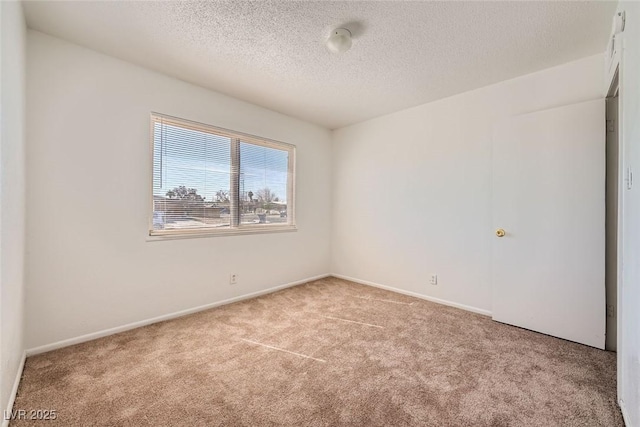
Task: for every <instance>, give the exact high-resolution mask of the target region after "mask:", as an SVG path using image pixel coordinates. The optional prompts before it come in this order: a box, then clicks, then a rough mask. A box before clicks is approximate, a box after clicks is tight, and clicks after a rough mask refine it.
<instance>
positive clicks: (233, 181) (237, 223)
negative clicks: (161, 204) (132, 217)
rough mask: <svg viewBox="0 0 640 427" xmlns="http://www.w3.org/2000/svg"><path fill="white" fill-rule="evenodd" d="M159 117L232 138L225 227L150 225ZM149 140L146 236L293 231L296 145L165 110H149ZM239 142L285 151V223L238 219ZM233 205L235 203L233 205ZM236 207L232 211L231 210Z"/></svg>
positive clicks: (172, 123) (178, 236)
mask: <svg viewBox="0 0 640 427" xmlns="http://www.w3.org/2000/svg"><path fill="white" fill-rule="evenodd" d="M158 121H164V123H168V124H171V125H174V126H178V127H182V128H186V129H191V130H194V131H198V132H207V133H212V134H215V135H219V136H223V137H227V138H229V139H230V140H231V162H230V171H229V173H230V182H229V187H230V188H229V194H230V196H232V198H231V205H230V211H231V214H230V215H231V217H230V224H229V227H228V228H215V227H211V228H206V227H204V228H192V229H189V228H185V229H170V230H155V229H154V228H153V213H154V196H153V192H154V175H155V170H154V124H155V123H157V122H158ZM149 142H150V154H151V156H150V165H151V170H150V172H151V173H150V174H149V175H150V177H151V179H150V182H151V186H150V190H151V191H150V197H149V200H150V203H149V215H148V225H147V240H148V241H154V240H166V239H188V238H198V237H214V236H233V235H242V234H264V233H281V232H288V231H296V230H297V226H296V215H295V212H296V209H295V183H296V179H295V178H296V146H295V145H293V144H288V143H286V142H281V141H276V140H273V139H269V138H264V137H261V136H256V135H251V134H248V133H244V132H238V131H234V130H230V129H225V128H221V127H218V126H213V125H209V124H205V123H200V122H196V121H193V120H188V119H182V118H179V117H174V116H169V115H167V114H162V113H157V112H151V114H150V117H149ZM240 142H246V143H249V144H253V145H257V146H260V147H266V148H272V149H277V150H282V151H287V152H288V154H289V155H288V164H287V223H286V224H273V225H242V221H241V219H240V212H239V209H240V205H241V202H240V194H239V193H240V163H241V159H240ZM234 205H235V206H234ZM234 210H235V212H236V213H235V214H234V213H233V212H234Z"/></svg>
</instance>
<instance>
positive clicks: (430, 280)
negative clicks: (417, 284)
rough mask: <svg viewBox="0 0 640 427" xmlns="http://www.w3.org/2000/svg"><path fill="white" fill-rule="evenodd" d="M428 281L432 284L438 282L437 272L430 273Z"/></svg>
mask: <svg viewBox="0 0 640 427" xmlns="http://www.w3.org/2000/svg"><path fill="white" fill-rule="evenodd" d="M429 283H431V284H432V285H437V284H438V275H437V274H432V275H431V279H429Z"/></svg>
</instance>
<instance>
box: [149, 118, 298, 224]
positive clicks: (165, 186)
mask: <svg viewBox="0 0 640 427" xmlns="http://www.w3.org/2000/svg"><path fill="white" fill-rule="evenodd" d="M151 123H152V139H153V216H152V223H151V226H150V234H151V235H171V234H194V233H201V232H207V233H216V232H220V233H225V232H227V233H228V232H229V231H250V230H254V231H259V230H265V229H277V228H291V227H292V226H293V225H294V219H293V170H294V167H293V164H294V153H295V148H294V147H293V146H292V145H289V144H284V143H280V142H275V141H271V140H267V139H262V138H258V137H255V136H250V135H245V134H241V133H238V132H233V131H229V130H225V129H220V128H216V127H213V126H208V125H203V124H200V123H195V122H190V121H187V120H182V119H176V118H173V117H168V116H164V115H160V114H152V116H151Z"/></svg>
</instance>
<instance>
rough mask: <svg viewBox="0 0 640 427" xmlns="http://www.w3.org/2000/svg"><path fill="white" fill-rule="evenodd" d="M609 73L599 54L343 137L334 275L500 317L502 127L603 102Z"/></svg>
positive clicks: (337, 141) (338, 143)
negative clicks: (497, 148) (495, 249)
mask: <svg viewBox="0 0 640 427" xmlns="http://www.w3.org/2000/svg"><path fill="white" fill-rule="evenodd" d="M603 74H604V71H603V56H602V55H596V56H593V57H589V58H585V59H582V60H579V61H575V62H571V63H568V64H565V65H562V66H559V67H555V68H551V69H548V70H544V71H541V72H538V73H535V74H531V75H527V76H523V77H519V78H516V79H513V80H509V81H505V82H501V83H498V84H495V85H492V86H488V87H485V88H481V89H478V90H474V91H471V92H466V93H463V94H460V95H457V96H453V97H450V98H447V99H443V100H440V101H436V102H432V103H429V104H425V105H421V106H418V107H415V108H411V109H408V110H404V111H400V112H398V113H394V114H390V115H387V116H383V117H380V118H376V119H373V120H370V121H367V122H364V123H360V124H356V125H353V126H349V127H346V128H342V129H339V130H337V131H335V132H334V142H333V162H334V163H333V170H334V177H333V185H332V190H333V230H332V245H333V253H332V271H333V272H334V273H336V274H338V275H341V276H345V277H351V278H355V279H358V280H364V281H368V282H373V283H377V284H381V285H386V286H391V287H395V288H397V289H401V290H403V291H407V292H413V293H417V294H420V295H425V296H429V297H432V298H438V299H442V300H446V301H449V302H453V303H456V304H461V305H466V306H470V307H473V308H475V309H478V311H480V312H485V313H488V312H490V311H491V270H490V269H491V253H490V251H491V239H493V238H494V237H493V236H494V235H493V232H494V230H493V229H492V220H491V219H492V217H491V215H492V212H491V135H492V127H493V125H494V123H495V122H496V121H498V120H499V119H502V118H504V117H507V116H512V115H517V114H521V113H526V112H532V111H536V110H542V109H547V108H552V107H556V106H561V105H566V104H571V103H576V102H581V101H587V100H592V99H596V98H601V97H603V96H604V93H603V90H602V82H603V79H604V75H603ZM431 273H435V274H438V280H439V283H438V285H437V286H432V285H430V284H429V275H430V274H431Z"/></svg>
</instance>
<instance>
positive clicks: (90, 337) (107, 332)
mask: <svg viewBox="0 0 640 427" xmlns="http://www.w3.org/2000/svg"><path fill="white" fill-rule="evenodd" d="M329 276H330V274H321V275H319V276H314V277H308V278H306V279H302V280H297V281H295V282H291V283H286V284H284V285H279V286H274V287H272V288H269V289H263V290H261V291H258V292H252V293H250V294H245V295H240V296H237V297H233V298H229V299H225V300H222V301H216V302H212V303H209V304H205V305H201V306H198V307H193V308H188V309H186V310H181V311H176V312H174V313H169V314H164V315H162V316H158V317H153V318H151V319H146V320H140V321H138V322H133V323H128V324H126V325H122V326H116V327H115V328H109V329H104V330H102V331H98V332H92V333H90V334H86V335H81V336H79V337H75V338H69V339H66V340H62V341H57V342H54V343H51V344H45V345H42V346H39V347H34V348H29V349H27V351H26V353H27V356H33V355H36V354H40V353H46V352H47V351H51V350H57V349H59V348H63V347H68V346H71V345H75V344H80V343H83V342H86V341H91V340H95V339H98V338H102V337H106V336H109V335H113V334H117V333H120V332H124V331H128V330H130V329H135V328H139V327H142V326H147V325H151V324H153V323H158V322H164V321H165V320H171V319H175V318H177V317H182V316H186V315H188V314H193V313H197V312H199V311H203V310H208V309H210V308H214V307H219V306H221V305H226V304H231V303H234V302H238V301H242V300H246V299H250V298H255V297H259V296H261V295H266V294H270V293H273V292H276V291H279V290H281V289H286V288H290V287H293V286H297V285H301V284H303V283H307V282H312V281H314V280H318V279H324V278H325V277H329Z"/></svg>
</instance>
